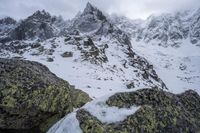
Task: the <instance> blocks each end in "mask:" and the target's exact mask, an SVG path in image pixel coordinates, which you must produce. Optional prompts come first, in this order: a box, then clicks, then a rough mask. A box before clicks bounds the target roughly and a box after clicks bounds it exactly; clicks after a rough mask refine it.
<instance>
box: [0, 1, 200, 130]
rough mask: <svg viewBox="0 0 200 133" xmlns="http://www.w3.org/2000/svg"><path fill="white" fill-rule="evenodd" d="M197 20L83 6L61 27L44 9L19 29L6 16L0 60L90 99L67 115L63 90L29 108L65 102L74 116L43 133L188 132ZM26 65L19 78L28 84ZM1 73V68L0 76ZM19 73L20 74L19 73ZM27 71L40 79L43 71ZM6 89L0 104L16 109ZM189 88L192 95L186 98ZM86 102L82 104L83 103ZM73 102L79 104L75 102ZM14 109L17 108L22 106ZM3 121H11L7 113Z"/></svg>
mask: <svg viewBox="0 0 200 133" xmlns="http://www.w3.org/2000/svg"><path fill="white" fill-rule="evenodd" d="M199 19H200V9H199V10H195V11H187V12H182V13H176V14H163V15H160V16H150V17H149V18H148V19H147V20H130V19H127V18H126V17H119V16H116V15H115V16H105V15H104V14H103V13H102V12H101V11H100V10H99V9H97V8H96V7H94V6H92V5H91V4H90V3H88V4H87V5H86V8H85V9H84V11H83V12H81V13H79V14H78V15H77V16H76V17H75V18H73V19H72V20H67V21H64V20H63V19H62V17H57V16H51V15H50V14H49V13H48V12H46V11H44V10H43V11H36V12H35V13H34V14H33V15H31V16H29V17H28V18H26V19H24V20H21V21H19V22H16V21H15V20H14V19H12V18H9V17H8V18H5V19H1V20H0V58H6V59H9V58H14V59H12V60H13V61H14V60H15V58H17V59H18V58H20V59H21V58H22V59H26V60H30V61H36V62H40V63H42V64H44V65H46V66H47V67H48V68H49V69H50V71H51V72H53V73H55V74H56V75H57V76H58V77H60V78H62V79H64V80H66V81H68V82H69V83H70V86H69V87H70V88H78V89H80V90H82V91H84V92H86V93H87V94H89V96H90V97H91V98H92V99H93V101H91V102H89V103H87V104H86V105H84V106H83V107H81V108H80V109H75V110H74V111H73V108H74V107H73V106H71V105H73V103H72V101H65V99H68V98H69V99H71V98H73V97H72V96H69V95H67V94H66V95H65V94H62V91H60V93H58V94H59V95H62V96H64V98H63V99H61V98H60V96H59V95H58V96H57V95H54V94H52V95H50V96H49V95H48V93H47V97H51V99H48V98H43V96H41V97H42V99H45V100H44V101H43V100H42V101H43V102H36V103H37V104H38V106H41V107H44V108H45V110H46V109H48V108H49V107H52V106H51V104H55V105H59V103H60V101H62V103H64V102H67V103H69V107H66V108H70V112H71V111H73V112H72V113H70V114H68V115H67V116H66V117H64V118H63V119H61V120H60V121H59V122H57V124H55V125H54V126H53V127H52V128H50V130H49V131H48V132H49V133H55V132H57V133H61V132H63V133H66V132H67V133H68V132H70V133H71V132H77V133H79V132H80V133H82V132H97V131H98V132H111V133H113V132H127V131H128V132H132V131H136V132H140V131H141V132H161V131H163V132H164V131H169V132H182V131H186V132H187V131H191V132H195V131H199V125H200V123H199V119H200V115H199V113H198V112H199V105H200V104H199V103H200V97H199V95H198V94H200V90H199V88H198V87H199V86H200V47H199V44H200V20H199ZM3 60H4V59H3ZM12 60H10V61H9V62H11V64H12V63H13V62H12ZM5 62H7V61H6V60H5ZM17 62H20V60H18V61H17ZM22 62H24V61H22ZM25 62H26V61H25ZM28 62H29V61H28ZM29 63H31V62H29ZM14 64H15V63H14ZM36 64H37V63H36ZM17 65H18V64H15V66H14V67H17ZM38 65H39V64H38ZM22 66H23V65H22ZM28 66H29V65H28ZM28 66H27V67H26V69H27V70H26V71H27V72H26V74H27V75H28V77H31V75H30V74H29V71H28V70H29V69H30V68H29V67H28ZM39 66H40V65H39ZM14 67H13V68H14ZM32 67H33V68H34V67H36V66H32ZM4 68H5V67H4V65H2V70H3V69H4ZM10 68H11V67H10V66H9V65H8V69H10ZM13 68H12V69H13ZM21 69H23V67H22V68H21V67H20V68H19V71H21ZM16 70H17V71H18V69H16ZM34 70H35V71H36V73H39V74H41V73H42V70H43V69H41V70H40V69H34ZM10 71H11V70H10ZM5 72H6V70H3V71H2V72H1V73H4V74H5ZM11 72H12V71H11ZM14 73H16V72H14ZM51 75H53V74H51ZM9 76H12V75H9ZM54 76H55V75H54ZM36 77H37V76H36ZM2 78H4V77H3V76H2ZM17 78H20V79H21V80H24V76H23V74H21V73H19V74H18V73H17ZM46 78H47V79H48V78H49V77H48V76H47V77H46ZM30 79H31V78H27V79H26V80H30ZM8 80H10V79H8ZM13 80H14V79H13ZM31 80H32V79H31ZM50 81H51V80H50ZM6 83H7V79H5V84H6ZM39 83H40V82H39ZM39 83H38V84H39ZM57 84H58V83H56V85H57ZM39 85H40V84H39ZM58 85H59V84H58ZM31 86H32V84H31ZM74 86H76V87H74ZM7 87H8V88H9V87H10V86H7ZM38 87H40V86H38ZM13 88H14V90H15V89H16V88H15V87H10V89H11V91H5V92H4V93H5V95H6V96H8V97H6V98H4V101H3V105H7V106H9V107H11V108H12V107H15V106H16V105H18V103H16V101H15V96H16V97H17V96H19V94H18V93H16V92H15V91H12V90H13ZM36 88H37V87H36ZM33 89H34V87H33ZM48 89H49V88H48ZM59 89H60V88H59ZM61 89H62V88H61ZM188 89H192V90H189V91H186V92H185V90H188ZM38 90H39V91H38V93H40V89H38ZM50 90H51V89H50ZM163 90H164V91H163ZM194 90H195V91H196V92H195V91H194ZM52 91H53V93H56V94H57V91H54V89H52ZM66 91H68V90H66ZM27 92H28V93H29V91H27ZM69 92H70V91H69ZM119 92H120V93H119ZM171 92H173V93H178V94H172V93H171ZM183 92H184V93H183ZM13 93H15V95H14V94H13ZM20 93H21V92H20ZM31 93H32V92H30V94H31ZM180 93H181V94H180ZM84 94H85V93H84ZM10 95H11V96H12V97H9V96H10ZM20 95H21V94H20ZM35 95H37V93H35ZM21 96H22V97H25V96H24V95H21ZM54 96H55V97H54ZM73 96H74V97H76V95H73ZM57 97H59V99H57ZM54 98H55V100H54ZM87 98H88V99H86V101H85V102H87V101H90V98H89V97H87ZM52 99H53V101H51V100H52ZM60 99H61V100H60ZM73 99H74V98H73ZM75 99H77V100H78V101H80V102H82V101H81V100H82V99H81V98H80V96H77V97H76V98H75ZM48 100H50V102H53V103H49V101H48ZM19 104H20V105H23V101H22V102H21V101H20V102H19ZM13 105H15V106H13ZM64 105H65V104H64ZM67 105H68V104H67ZM7 106H5V107H7ZM75 107H76V106H75ZM12 109H13V110H15V108H12ZM54 109H55V108H54V107H53V110H54ZM56 109H58V110H59V109H60V108H57V107H56ZM63 110H65V108H63ZM28 111H29V110H28ZM46 111H48V110H46ZM19 112H20V111H19ZM14 113H15V112H14ZM5 114H6V115H9V116H10V117H11V118H13V114H8V113H5ZM19 114H20V113H19ZM15 115H16V114H15ZM30 115H32V112H30ZM53 115H55V114H53ZM63 115H65V114H62V116H63ZM196 116H197V117H196ZM56 117H57V116H56ZM19 118H21V116H19ZM59 118H60V116H59ZM4 119H5V118H4ZM38 119H39V118H38ZM51 120H52V121H51ZM57 120H58V119H55V117H51V118H49V117H48V118H47V120H46V121H48V122H49V123H51V124H53V123H55V122H56V121H57ZM141 120H142V121H141ZM5 121H6V120H5ZM9 122H10V121H9ZM9 122H8V123H9ZM14 124H15V123H14ZM14 124H13V125H14ZM149 125H150V126H149ZM188 125H189V128H186V127H187V126H188ZM43 126H44V127H45V129H49V127H48V128H47V127H46V125H43ZM48 126H49V125H48ZM30 127H31V125H30ZM20 128H21V127H19V129H20ZM40 128H41V127H40ZM134 128H136V129H134ZM137 128H138V129H137ZM143 129H144V130H143ZM9 130H10V129H9ZM45 131H46V130H45Z"/></svg>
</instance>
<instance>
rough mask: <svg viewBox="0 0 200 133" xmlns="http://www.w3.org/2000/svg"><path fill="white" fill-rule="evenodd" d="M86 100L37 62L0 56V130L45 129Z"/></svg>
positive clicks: (42, 130)
mask: <svg viewBox="0 0 200 133" xmlns="http://www.w3.org/2000/svg"><path fill="white" fill-rule="evenodd" d="M88 101H90V98H89V96H88V95H87V94H86V93H84V92H82V91H80V90H77V89H75V88H74V87H73V86H71V85H70V84H69V83H68V82H66V81H64V80H62V79H60V78H58V77H57V76H56V75H54V74H53V73H51V72H50V71H49V70H48V68H47V67H45V66H43V65H42V64H40V63H36V62H31V61H25V60H17V59H0V132H1V131H2V132H3V131H4V132H26V131H27V132H31V131H37V132H38V131H40V132H45V131H47V129H49V128H50V127H51V126H52V125H53V124H54V123H55V122H57V121H58V120H59V119H61V118H62V117H63V116H64V115H66V114H68V113H69V112H72V111H73V108H78V107H81V106H83V105H84V104H85V103H86V102H88Z"/></svg>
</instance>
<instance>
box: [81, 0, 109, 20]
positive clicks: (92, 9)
mask: <svg viewBox="0 0 200 133" xmlns="http://www.w3.org/2000/svg"><path fill="white" fill-rule="evenodd" d="M88 14H90V15H95V16H96V17H97V18H98V19H99V20H105V19H106V17H105V16H104V15H103V13H102V12H101V11H100V10H99V9H97V8H96V7H94V6H93V5H92V4H90V2H88V3H87V5H86V8H85V9H84V11H83V13H82V15H88Z"/></svg>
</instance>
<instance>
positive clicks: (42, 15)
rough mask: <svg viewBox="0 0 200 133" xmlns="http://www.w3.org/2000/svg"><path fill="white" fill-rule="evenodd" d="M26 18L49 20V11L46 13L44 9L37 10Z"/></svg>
mask: <svg viewBox="0 0 200 133" xmlns="http://www.w3.org/2000/svg"><path fill="white" fill-rule="evenodd" d="M27 19H31V20H37V21H45V20H46V21H47V20H49V21H50V20H51V15H50V13H48V12H47V11H45V10H42V11H40V10H38V11H36V12H35V13H33V15H31V16H29V17H28V18H27Z"/></svg>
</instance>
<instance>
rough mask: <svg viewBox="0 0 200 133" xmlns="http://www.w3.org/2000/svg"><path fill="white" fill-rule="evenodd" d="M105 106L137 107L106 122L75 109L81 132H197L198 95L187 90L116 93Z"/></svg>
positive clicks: (198, 129) (198, 115)
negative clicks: (125, 115) (116, 120)
mask: <svg viewBox="0 0 200 133" xmlns="http://www.w3.org/2000/svg"><path fill="white" fill-rule="evenodd" d="M106 103H107V104H108V105H109V106H117V107H119V108H130V107H131V106H140V109H138V110H137V111H136V112H135V113H134V114H132V115H130V116H128V117H127V118H126V119H125V120H123V121H121V122H116V123H111V124H106V123H102V122H101V121H99V120H98V119H97V118H96V117H95V116H92V115H91V114H90V113H89V112H88V111H86V110H84V109H80V110H78V111H77V115H76V117H77V119H78V120H79V122H80V127H81V129H82V131H83V132H84V133H92V132H95V133H116V132H117V133H124V132H125V133H134V132H148V133H159V132H192V133H194V132H199V131H200V122H199V121H200V113H199V112H200V96H199V95H198V94H197V93H196V92H194V91H192V90H188V91H186V92H184V93H182V94H178V95H175V94H172V93H169V92H165V91H162V90H156V89H142V90H138V91H135V92H124V93H118V94H115V95H113V96H111V97H110V98H109V99H108V100H107V102H106Z"/></svg>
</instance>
